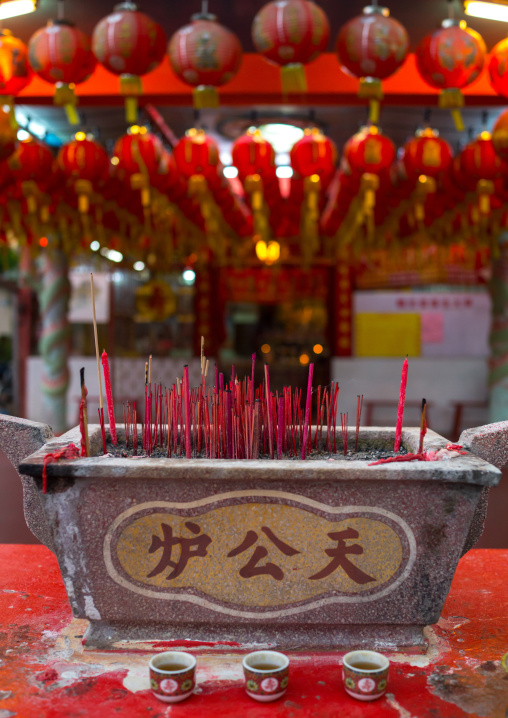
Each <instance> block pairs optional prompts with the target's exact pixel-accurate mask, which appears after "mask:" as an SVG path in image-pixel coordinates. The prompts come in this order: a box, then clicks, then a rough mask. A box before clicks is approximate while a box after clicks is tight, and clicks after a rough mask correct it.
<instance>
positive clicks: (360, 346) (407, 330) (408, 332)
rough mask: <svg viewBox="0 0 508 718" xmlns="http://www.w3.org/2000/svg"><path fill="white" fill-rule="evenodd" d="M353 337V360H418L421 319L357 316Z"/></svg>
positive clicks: (416, 316) (403, 315) (386, 315)
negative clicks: (378, 358)
mask: <svg viewBox="0 0 508 718" xmlns="http://www.w3.org/2000/svg"><path fill="white" fill-rule="evenodd" d="M354 336H355V353H356V356H360V357H401V356H405V355H406V354H407V355H408V356H413V357H414V356H420V336H421V330H420V315H419V314H410V313H407V314H406V313H400V314H395V313H392V314H376V313H360V314H357V315H356V317H355V335H354Z"/></svg>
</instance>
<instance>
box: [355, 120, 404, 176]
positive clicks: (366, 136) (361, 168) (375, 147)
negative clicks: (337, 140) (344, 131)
mask: <svg viewBox="0 0 508 718" xmlns="http://www.w3.org/2000/svg"><path fill="white" fill-rule="evenodd" d="M396 155H397V150H396V147H395V145H394V144H393V142H392V141H391V139H390V138H389V137H386V136H385V135H383V134H382V133H381V131H380V130H379V129H378V128H377V127H376V126H375V125H371V126H370V127H364V128H363V129H362V130H360V132H357V133H356V134H355V135H353V136H352V137H351V139H349V140H348V141H347V142H346V144H345V146H344V159H345V161H346V163H347V165H348V166H349V168H350V170H351V171H352V172H353V173H359V174H365V173H370V174H376V175H377V174H380V173H381V172H383V171H385V170H387V169H388V168H389V167H390V166H391V165H392V164H393V162H394V161H395V157H396Z"/></svg>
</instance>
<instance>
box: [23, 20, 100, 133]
mask: <svg viewBox="0 0 508 718" xmlns="http://www.w3.org/2000/svg"><path fill="white" fill-rule="evenodd" d="M28 53H29V57H30V64H31V66H32V69H33V70H34V72H35V73H36V74H37V75H38V76H39V77H42V79H43V80H46V82H50V83H51V84H52V85H55V86H56V89H55V95H54V98H53V102H54V103H55V105H63V107H64V108H65V111H66V113H67V118H68V120H69V122H70V124H71V125H77V124H78V122H79V117H78V113H77V112H76V102H77V100H76V95H75V92H74V86H75V85H78V84H79V83H81V82H84V81H85V80H87V79H88V78H89V77H90V76H91V75H92V73H93V71H94V70H95V66H96V65H97V60H96V59H95V57H94V54H93V52H92V50H91V47H90V38H89V37H88V35H85V33H84V32H82V31H81V30H79V29H78V28H77V27H75V26H74V25H73V23H71V22H69V21H68V20H49V21H48V24H47V25H46V27H43V28H41V29H40V30H37V32H36V33H35V34H34V35H32V37H31V38H30V40H29V42H28Z"/></svg>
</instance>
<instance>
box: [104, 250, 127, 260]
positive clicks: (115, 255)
mask: <svg viewBox="0 0 508 718" xmlns="http://www.w3.org/2000/svg"><path fill="white" fill-rule="evenodd" d="M101 254H102V256H103V257H106V259H109V260H110V261H111V262H121V261H122V259H123V254H122V253H121V252H117V251H116V249H108V248H107V247H103V248H102V249H101Z"/></svg>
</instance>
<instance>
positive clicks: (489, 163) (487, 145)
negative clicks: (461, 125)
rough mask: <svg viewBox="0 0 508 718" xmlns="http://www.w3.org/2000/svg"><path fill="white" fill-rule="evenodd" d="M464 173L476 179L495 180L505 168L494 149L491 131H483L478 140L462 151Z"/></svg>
mask: <svg viewBox="0 0 508 718" xmlns="http://www.w3.org/2000/svg"><path fill="white" fill-rule="evenodd" d="M460 168H461V171H462V173H463V174H464V175H465V176H466V177H468V178H473V179H475V180H482V179H485V180H493V179H495V178H496V177H497V176H498V175H499V173H500V172H501V170H502V168H503V163H502V161H501V160H500V159H499V157H498V156H497V154H496V151H495V149H494V144H493V142H492V136H491V134H490V132H482V133H481V134H480V135H478V137H477V138H476V140H473V142H470V143H469V144H468V145H466V147H464V149H463V150H462V152H461V153H460Z"/></svg>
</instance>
